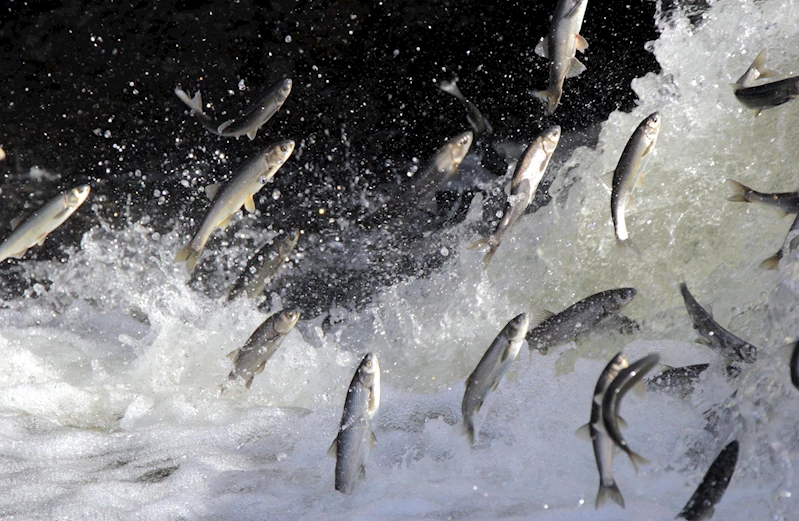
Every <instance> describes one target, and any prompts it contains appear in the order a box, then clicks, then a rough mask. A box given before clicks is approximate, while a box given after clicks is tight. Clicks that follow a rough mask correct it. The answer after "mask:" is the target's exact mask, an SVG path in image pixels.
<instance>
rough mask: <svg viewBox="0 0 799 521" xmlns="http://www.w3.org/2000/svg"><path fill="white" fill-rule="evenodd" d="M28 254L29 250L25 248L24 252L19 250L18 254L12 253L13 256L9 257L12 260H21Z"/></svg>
mask: <svg viewBox="0 0 799 521" xmlns="http://www.w3.org/2000/svg"><path fill="white" fill-rule="evenodd" d="M26 253H28V248H25V249H24V250H19V251H18V252H16V253H12V254H11V255H9V257H11V258H12V259H21V258H22V257H24V256H25V254H26Z"/></svg>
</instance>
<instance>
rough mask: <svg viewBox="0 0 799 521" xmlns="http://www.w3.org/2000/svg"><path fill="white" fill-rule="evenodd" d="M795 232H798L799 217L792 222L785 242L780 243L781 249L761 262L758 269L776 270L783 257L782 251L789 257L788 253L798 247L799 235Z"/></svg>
mask: <svg viewBox="0 0 799 521" xmlns="http://www.w3.org/2000/svg"><path fill="white" fill-rule="evenodd" d="M797 232H799V215H797V216H796V218H795V219H794V220H793V224H791V229H790V230H788V234H787V235H786V236H785V240H784V241H782V248H780V249H779V250H778V251H777V253H775V254H774V255H772V256H771V257H769V258H768V259H766V260H764V261H763V262H761V263H760V267H761V268H762V269H764V270H776V269H777V267H778V266H779V264H780V260H781V259H782V257H783V256H784V255H785V253H783V251H785V252H786V253H787V254H789V255H790V253H791V252H792V251H794V250H795V249H796V248H797V247H798V246H799V233H797Z"/></svg>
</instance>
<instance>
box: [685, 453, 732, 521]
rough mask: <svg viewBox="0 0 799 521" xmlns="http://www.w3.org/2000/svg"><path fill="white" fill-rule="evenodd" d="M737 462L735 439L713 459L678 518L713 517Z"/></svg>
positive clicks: (694, 520) (697, 519)
mask: <svg viewBox="0 0 799 521" xmlns="http://www.w3.org/2000/svg"><path fill="white" fill-rule="evenodd" d="M737 463H738V441H737V440H733V441H731V442H730V443H728V444H727V446H726V447H724V449H723V450H722V451H721V452H720V453H719V455H718V456H716V459H715V460H713V463H712V464H711V465H710V468H709V469H708V470H707V472H706V473H705V477H703V478H702V482H701V483H700V484H699V486H698V487H697V488H696V492H694V494H693V495H692V496H691V499H689V500H688V503H686V504H685V507H683V509H682V510H681V511H680V513H679V514H677V519H680V518H682V519H686V520H687V521H703V520H708V519H710V518H711V517H713V512H714V508H715V506H716V505H717V504H718V502H719V501H721V498H722V497H723V496H724V492H726V490H727V486H728V485H729V484H730V480H731V479H732V475H733V473H735V465H736V464H737Z"/></svg>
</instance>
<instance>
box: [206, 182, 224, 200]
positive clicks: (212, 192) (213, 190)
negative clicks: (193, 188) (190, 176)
mask: <svg viewBox="0 0 799 521" xmlns="http://www.w3.org/2000/svg"><path fill="white" fill-rule="evenodd" d="M220 186H221V184H220V183H213V184H210V185H208V186H206V187H205V195H206V196H207V197H208V200H209V201H213V200H214V197H216V194H218V193H219V187H220Z"/></svg>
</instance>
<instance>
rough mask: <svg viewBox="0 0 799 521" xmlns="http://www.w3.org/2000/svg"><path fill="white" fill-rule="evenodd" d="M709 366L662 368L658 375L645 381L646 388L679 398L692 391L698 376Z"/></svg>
mask: <svg viewBox="0 0 799 521" xmlns="http://www.w3.org/2000/svg"><path fill="white" fill-rule="evenodd" d="M708 367H710V364H696V365H687V366H684V367H669V366H665V365H664V366H663V370H661V371H660V372H659V373H658V374H656V375H654V376H651V377H650V378H647V379H646V388H647V389H652V390H656V391H662V392H665V393H670V394H675V395H676V396H679V397H681V398H684V397H685V396H687V395H689V394H691V393H692V392H693V391H694V386H695V385H696V382H697V381H699V376H700V375H701V374H702V373H703V372H705V371H706V370H707V368H708Z"/></svg>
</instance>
